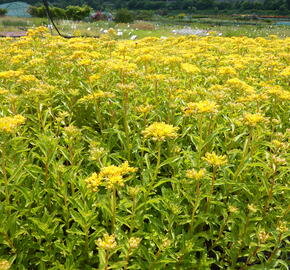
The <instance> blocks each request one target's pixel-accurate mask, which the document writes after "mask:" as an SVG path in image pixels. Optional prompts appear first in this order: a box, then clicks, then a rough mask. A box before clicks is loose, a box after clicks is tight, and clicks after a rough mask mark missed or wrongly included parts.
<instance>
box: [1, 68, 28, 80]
mask: <svg viewBox="0 0 290 270" xmlns="http://www.w3.org/2000/svg"><path fill="white" fill-rule="evenodd" d="M22 74H23V72H22V71H19V70H8V71H2V72H0V79H14V78H17V77H19V76H21V75H22Z"/></svg>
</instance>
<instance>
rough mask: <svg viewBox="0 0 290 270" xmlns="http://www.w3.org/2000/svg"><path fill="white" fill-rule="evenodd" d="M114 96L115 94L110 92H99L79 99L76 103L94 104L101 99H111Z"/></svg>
mask: <svg viewBox="0 0 290 270" xmlns="http://www.w3.org/2000/svg"><path fill="white" fill-rule="evenodd" d="M114 96H115V94H113V93H111V92H103V91H101V90H100V91H96V92H94V93H92V94H89V95H87V96H84V97H82V98H81V99H79V101H78V102H80V103H87V102H96V101H98V100H100V99H102V98H113V97H114Z"/></svg>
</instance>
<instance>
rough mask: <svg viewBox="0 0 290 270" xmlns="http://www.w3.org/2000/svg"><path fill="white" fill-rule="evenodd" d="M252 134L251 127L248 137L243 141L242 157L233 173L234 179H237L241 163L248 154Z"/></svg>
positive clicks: (242, 163) (241, 166)
mask: <svg viewBox="0 0 290 270" xmlns="http://www.w3.org/2000/svg"><path fill="white" fill-rule="evenodd" d="M252 136H253V128H250V130H249V137H248V139H246V141H245V144H244V149H243V154H242V158H241V161H240V164H239V166H238V168H237V170H236V172H235V174H234V180H237V178H238V176H239V174H240V172H241V170H242V168H243V165H244V163H245V160H246V158H247V155H248V152H249V148H250V145H251V142H252Z"/></svg>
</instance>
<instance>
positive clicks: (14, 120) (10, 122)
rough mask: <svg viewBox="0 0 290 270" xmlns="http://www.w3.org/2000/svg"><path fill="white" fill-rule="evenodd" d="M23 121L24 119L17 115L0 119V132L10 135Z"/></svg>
mask: <svg viewBox="0 0 290 270" xmlns="http://www.w3.org/2000/svg"><path fill="white" fill-rule="evenodd" d="M25 120H26V118H25V117H23V116H22V115H19V114H18V115H15V116H13V117H10V116H7V117H2V118H0V131H2V132H5V133H12V132H14V131H15V130H16V128H17V127H18V126H20V125H22V124H23V123H24V122H25Z"/></svg>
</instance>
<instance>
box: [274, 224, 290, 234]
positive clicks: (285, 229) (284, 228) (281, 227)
mask: <svg viewBox="0 0 290 270" xmlns="http://www.w3.org/2000/svg"><path fill="white" fill-rule="evenodd" d="M277 231H278V232H279V233H285V232H288V231H289V230H288V226H287V222H286V221H280V222H279V223H278V226H277Z"/></svg>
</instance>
